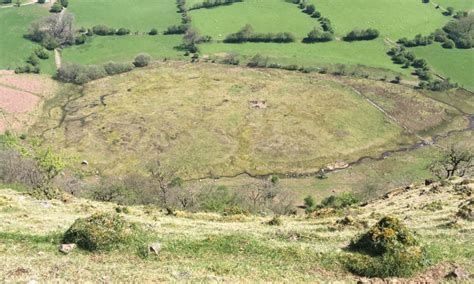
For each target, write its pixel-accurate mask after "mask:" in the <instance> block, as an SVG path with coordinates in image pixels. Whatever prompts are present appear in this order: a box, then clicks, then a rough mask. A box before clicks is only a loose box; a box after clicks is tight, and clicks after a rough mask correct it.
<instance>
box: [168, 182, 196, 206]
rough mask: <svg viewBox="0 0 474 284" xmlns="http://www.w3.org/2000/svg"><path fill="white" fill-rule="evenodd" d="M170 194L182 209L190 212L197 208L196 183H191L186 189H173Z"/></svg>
mask: <svg viewBox="0 0 474 284" xmlns="http://www.w3.org/2000/svg"><path fill="white" fill-rule="evenodd" d="M172 193H173V195H174V197H175V199H176V201H177V202H178V203H179V205H180V206H181V207H182V208H183V209H185V210H192V209H193V208H195V207H196V206H197V203H198V195H199V193H200V188H199V186H198V185H197V184H196V183H193V184H191V185H188V186H186V187H173V189H172Z"/></svg>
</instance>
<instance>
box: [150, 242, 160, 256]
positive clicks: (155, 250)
mask: <svg viewBox="0 0 474 284" xmlns="http://www.w3.org/2000/svg"><path fill="white" fill-rule="evenodd" d="M160 251H161V244H160V243H159V242H156V243H152V244H151V245H149V246H148V252H150V253H153V254H156V255H158V254H159V253H160Z"/></svg>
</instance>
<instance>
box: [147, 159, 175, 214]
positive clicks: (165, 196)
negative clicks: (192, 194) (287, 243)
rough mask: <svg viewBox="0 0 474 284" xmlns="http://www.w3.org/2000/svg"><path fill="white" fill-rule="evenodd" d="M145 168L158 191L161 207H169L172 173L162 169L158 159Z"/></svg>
mask: <svg viewBox="0 0 474 284" xmlns="http://www.w3.org/2000/svg"><path fill="white" fill-rule="evenodd" d="M147 168H148V172H149V173H150V176H151V179H152V182H153V183H154V186H156V187H157V189H158V193H159V200H160V203H161V205H162V206H164V207H167V206H169V205H171V202H170V201H171V200H170V191H171V187H170V184H171V181H172V180H173V176H174V172H173V171H169V170H166V169H164V167H163V166H162V164H161V162H160V160H159V159H155V160H154V161H153V162H151V163H150V164H148V167H147Z"/></svg>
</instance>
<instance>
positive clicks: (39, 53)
mask: <svg viewBox="0 0 474 284" xmlns="http://www.w3.org/2000/svg"><path fill="white" fill-rule="evenodd" d="M35 54H36V56H38V58H40V59H48V58H49V54H48V52H47V51H46V50H45V49H44V48H42V47H38V48H37V49H35Z"/></svg>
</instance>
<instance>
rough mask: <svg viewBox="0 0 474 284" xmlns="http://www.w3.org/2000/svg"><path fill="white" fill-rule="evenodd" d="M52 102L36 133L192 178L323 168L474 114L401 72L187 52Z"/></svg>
mask: <svg viewBox="0 0 474 284" xmlns="http://www.w3.org/2000/svg"><path fill="white" fill-rule="evenodd" d="M383 109H385V110H383ZM44 113H45V115H47V116H48V117H49V118H48V119H43V120H41V121H40V122H39V123H38V124H37V125H36V126H35V127H34V128H32V135H40V136H41V138H42V139H44V141H43V143H44V145H45V146H48V147H53V148H54V149H56V150H57V151H59V152H61V153H62V154H63V155H64V156H66V157H75V158H74V159H75V162H73V163H76V164H75V165H74V164H73V165H72V166H73V168H74V167H81V166H80V161H82V160H87V161H89V162H90V166H92V167H94V168H97V169H98V170H100V171H101V172H102V173H104V174H107V175H108V174H124V173H127V172H136V173H143V172H145V171H146V165H147V164H149V162H151V161H154V160H160V161H161V162H162V163H163V164H164V165H165V166H166V168H168V169H169V170H170V171H172V172H175V175H176V176H180V177H182V178H184V179H199V178H205V177H223V176H234V175H238V174H241V173H249V174H251V175H268V174H291V173H296V174H298V173H314V172H317V171H318V170H319V169H321V168H325V167H326V165H328V164H332V163H334V162H342V163H349V162H352V161H355V160H357V159H358V158H359V157H362V156H371V155H372V156H377V155H380V154H381V153H383V152H384V151H387V150H392V149H396V148H398V147H399V146H400V145H409V144H410V143H414V142H416V141H419V140H420V138H421V137H420V135H421V136H425V139H430V137H429V136H430V135H432V134H435V133H437V132H446V131H448V130H453V129H462V128H464V127H466V125H467V124H468V122H467V121H466V120H465V118H464V117H463V114H462V113H460V112H459V111H458V110H457V109H455V108H453V107H451V106H449V105H445V104H443V103H440V102H438V101H435V100H432V99H430V98H429V97H427V96H425V95H423V94H422V93H418V92H416V91H413V90H412V89H410V88H407V87H403V86H399V85H394V84H390V83H383V82H375V81H369V80H365V79H341V78H338V77H331V76H319V75H311V76H308V75H302V74H298V73H294V72H288V71H278V70H274V71H271V70H268V71H260V70H249V69H243V68H240V67H226V66H220V65H213V64H198V65H195V64H184V63H177V62H171V63H165V64H160V65H157V66H155V67H152V68H147V69H143V70H135V71H133V72H131V73H128V74H125V75H120V76H116V77H109V78H105V79H102V80H98V81H95V82H92V83H90V84H88V85H85V86H83V87H74V86H68V87H65V88H64V89H63V91H62V92H59V93H58V95H57V97H56V98H54V99H52V100H50V101H48V102H46V104H45V109H44ZM191 142H192V143H191ZM143 153H148V154H147V155H146V156H145V157H144V156H143Z"/></svg>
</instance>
